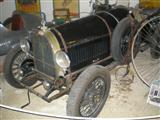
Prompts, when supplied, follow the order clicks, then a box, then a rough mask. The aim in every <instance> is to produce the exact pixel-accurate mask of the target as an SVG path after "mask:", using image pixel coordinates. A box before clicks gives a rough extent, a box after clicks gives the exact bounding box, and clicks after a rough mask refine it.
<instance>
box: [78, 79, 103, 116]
mask: <svg viewBox="0 0 160 120" xmlns="http://www.w3.org/2000/svg"><path fill="white" fill-rule="evenodd" d="M104 81H105V80H104V79H103V78H102V77H97V78H96V79H95V80H94V81H92V82H91V84H89V86H88V87H87V89H86V90H85V94H84V96H83V98H82V100H81V102H80V114H81V116H83V117H89V116H91V115H92V114H94V113H95V112H96V110H97V109H98V108H99V107H100V105H101V104H102V102H103V98H104V97H105V91H106V83H105V82H104Z"/></svg>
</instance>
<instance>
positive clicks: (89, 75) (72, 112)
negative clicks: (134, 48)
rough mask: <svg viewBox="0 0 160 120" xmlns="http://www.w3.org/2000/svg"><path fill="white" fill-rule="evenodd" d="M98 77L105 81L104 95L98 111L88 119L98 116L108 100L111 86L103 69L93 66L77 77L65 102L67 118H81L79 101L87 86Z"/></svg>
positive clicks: (108, 77)
mask: <svg viewBox="0 0 160 120" xmlns="http://www.w3.org/2000/svg"><path fill="white" fill-rule="evenodd" d="M98 76H101V77H102V78H104V79H105V80H106V94H105V96H104V99H103V100H102V102H101V104H100V106H99V107H98V109H97V110H96V111H95V112H94V113H93V114H92V115H91V116H88V117H97V116H98V114H99V113H100V111H101V110H102V108H103V106H104V104H105V102H106V100H107V98H108V95H109V91H110V84H111V78H110V74H109V72H108V71H107V70H106V69H105V68H104V67H102V66H99V65H93V66H90V67H88V68H87V69H86V70H85V71H83V72H82V73H81V74H80V75H79V77H78V78H77V80H76V81H75V82H74V84H73V86H72V88H71V91H70V93H69V97H68V100H67V108H66V110H67V115H68V116H76V117H83V116H81V115H80V113H79V106H80V101H81V99H82V97H83V95H84V93H85V90H86V88H87V87H88V85H89V84H90V83H91V82H92V80H94V79H95V78H96V77H98Z"/></svg>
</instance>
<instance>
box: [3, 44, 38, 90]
mask: <svg viewBox="0 0 160 120" xmlns="http://www.w3.org/2000/svg"><path fill="white" fill-rule="evenodd" d="M33 67H34V63H33V59H31V58H30V57H29V56H27V55H26V54H25V53H24V52H23V51H22V50H21V48H20V47H19V46H17V47H15V48H13V49H11V50H10V51H9V52H8V54H7V56H6V58H5V62H4V77H5V78H6V81H7V82H8V83H9V84H10V85H11V86H13V87H15V88H24V87H23V86H22V85H21V84H20V83H19V82H22V83H23V84H25V85H27V86H32V85H33V84H35V83H36V80H34V79H33V80H25V79H24V78H25V77H28V76H29V75H32V74H34V73H33V71H32V68H33Z"/></svg>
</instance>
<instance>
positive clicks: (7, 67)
mask: <svg viewBox="0 0 160 120" xmlns="http://www.w3.org/2000/svg"><path fill="white" fill-rule="evenodd" d="M20 52H22V50H21V48H20V46H17V47H15V48H12V49H11V50H10V51H9V52H8V54H7V56H6V58H5V62H4V70H3V71H4V77H5V79H6V81H7V83H8V84H10V85H11V86H12V87H15V88H19V89H23V88H24V87H23V86H22V85H20V84H19V83H18V82H17V81H16V79H15V78H14V76H13V75H12V71H11V66H12V63H13V61H14V59H15V57H16V56H17V54H19V53H20ZM36 82H37V81H36V80H29V81H25V82H24V84H26V85H27V86H32V85H33V84H35V83H36Z"/></svg>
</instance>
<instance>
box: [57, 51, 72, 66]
mask: <svg viewBox="0 0 160 120" xmlns="http://www.w3.org/2000/svg"><path fill="white" fill-rule="evenodd" d="M56 63H57V64H58V65H59V66H60V67H61V68H63V69H67V68H68V67H69V66H70V63H71V62H70V59H69V57H68V55H67V54H66V53H65V52H63V51H58V52H57V53H56Z"/></svg>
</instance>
